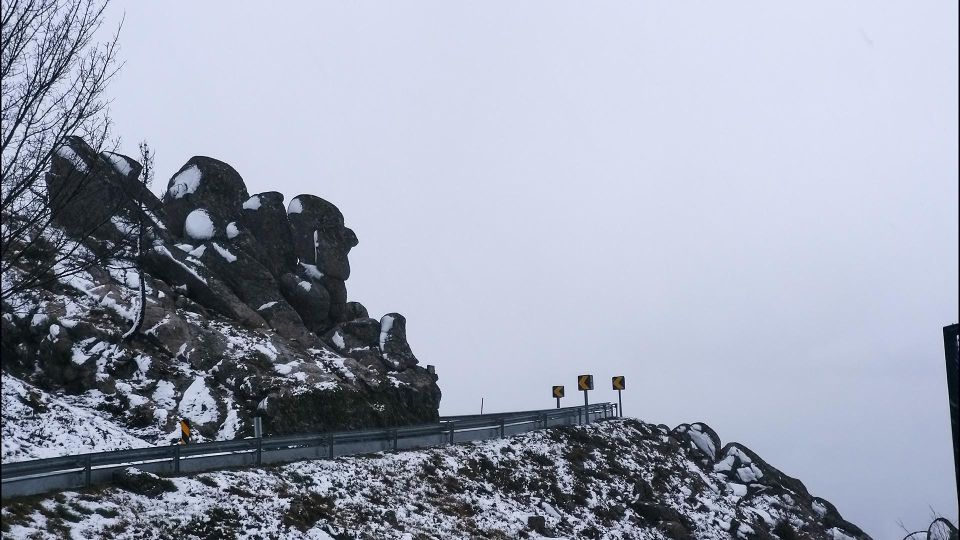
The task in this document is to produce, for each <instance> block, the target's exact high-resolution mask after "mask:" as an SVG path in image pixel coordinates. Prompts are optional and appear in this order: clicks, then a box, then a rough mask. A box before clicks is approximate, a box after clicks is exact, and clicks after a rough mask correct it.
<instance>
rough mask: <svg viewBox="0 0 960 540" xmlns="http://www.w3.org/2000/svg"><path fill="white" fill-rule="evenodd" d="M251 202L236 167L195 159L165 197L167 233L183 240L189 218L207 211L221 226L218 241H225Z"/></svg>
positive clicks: (172, 183)
mask: <svg viewBox="0 0 960 540" xmlns="http://www.w3.org/2000/svg"><path fill="white" fill-rule="evenodd" d="M248 198H249V195H248V194H247V187H246V185H245V184H244V183H243V178H241V177H240V173H238V172H237V171H236V170H234V168H233V167H231V166H230V165H227V164H226V163H224V162H222V161H219V160H216V159H213V158H209V157H205V156H194V157H192V158H190V159H189V160H188V161H187V162H186V163H185V164H184V165H183V167H181V168H180V170H179V171H178V172H177V174H175V175H173V177H172V178H170V181H169V182H168V183H167V191H166V192H165V193H164V194H163V208H164V210H165V212H166V225H167V229H168V230H169V231H170V233H171V234H173V235H175V236H177V237H181V238H182V237H183V236H184V231H183V226H184V222H185V220H186V218H187V215H188V214H190V213H191V212H193V211H194V210H197V209H203V210H205V211H206V212H208V213H209V215H210V217H211V218H212V219H213V220H214V222H215V223H216V224H218V225H219V226H220V227H218V229H217V237H218V238H223V237H225V235H226V232H225V230H224V227H225V225H226V224H227V223H230V222H234V221H236V220H237V218H238V217H239V216H240V208H241V206H242V205H243V203H244V201H246V200H247V199H248Z"/></svg>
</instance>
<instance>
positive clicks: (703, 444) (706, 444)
mask: <svg viewBox="0 0 960 540" xmlns="http://www.w3.org/2000/svg"><path fill="white" fill-rule="evenodd" d="M688 433H689V434H690V438H692V439H693V443H694V444H696V445H697V448H699V449H700V450H702V451H703V452H704V453H705V454H707V455H708V456H710V459H716V457H717V449H716V448H715V447H714V445H713V440H711V439H710V436H709V435H707V434H706V433H704V432H703V431H701V430H700V428H699V426H696V425H693V426H690V430H689V431H688Z"/></svg>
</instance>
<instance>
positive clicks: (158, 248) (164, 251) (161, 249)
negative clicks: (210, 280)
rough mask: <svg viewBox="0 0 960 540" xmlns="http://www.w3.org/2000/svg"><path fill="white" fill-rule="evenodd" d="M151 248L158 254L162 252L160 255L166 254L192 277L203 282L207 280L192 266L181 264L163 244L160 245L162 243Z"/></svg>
mask: <svg viewBox="0 0 960 540" xmlns="http://www.w3.org/2000/svg"><path fill="white" fill-rule="evenodd" d="M153 249H154V251H156V252H157V253H160V254H162V255H166V256H167V257H169V258H170V260H172V261H173V262H175V263H177V264H178V265H180V267H182V268H183V269H184V270H186V271H187V272H189V273H191V274H193V277H195V278H197V279H199V280H200V281H202V282H203V283H206V282H207V280H205V279H203V278H202V277H200V274H198V273H197V272H196V270H194V269H193V268H190V267H189V266H187V265H185V264H183V263H182V262H180V261H179V260H178V259H177V258H176V257H174V256H173V253H170V250H169V249H167V248H166V247H165V246H162V245H160V246H154V247H153Z"/></svg>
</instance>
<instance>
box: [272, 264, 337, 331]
mask: <svg viewBox="0 0 960 540" xmlns="http://www.w3.org/2000/svg"><path fill="white" fill-rule="evenodd" d="M280 292H281V293H282V294H283V297H284V298H286V299H287V302H289V303H290V305H291V306H293V309H295V310H297V313H298V314H299V315H300V318H301V319H303V323H304V325H305V326H306V327H307V329H309V330H310V331H311V332H314V333H317V334H322V333H323V332H324V331H326V330H327V329H328V328H329V327H330V322H329V313H330V296H329V295H328V294H327V290H326V289H324V288H323V287H320V286H319V285H316V284H314V283H312V282H311V281H310V280H308V279H306V278H304V277H302V276H297V275H294V274H292V273H289V272H288V273H286V274H283V275H282V276H280Z"/></svg>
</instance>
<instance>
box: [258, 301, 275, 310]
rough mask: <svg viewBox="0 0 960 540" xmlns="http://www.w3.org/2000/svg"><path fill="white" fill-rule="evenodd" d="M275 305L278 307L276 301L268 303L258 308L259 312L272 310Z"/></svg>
mask: <svg viewBox="0 0 960 540" xmlns="http://www.w3.org/2000/svg"><path fill="white" fill-rule="evenodd" d="M275 305H277V302H276V301H273V302H267V303H266V304H264V305H262V306H260V307H258V308H257V311H263V310H265V309H270V308H271V307H273V306H275Z"/></svg>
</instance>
